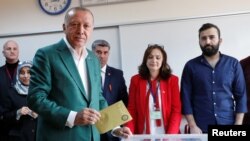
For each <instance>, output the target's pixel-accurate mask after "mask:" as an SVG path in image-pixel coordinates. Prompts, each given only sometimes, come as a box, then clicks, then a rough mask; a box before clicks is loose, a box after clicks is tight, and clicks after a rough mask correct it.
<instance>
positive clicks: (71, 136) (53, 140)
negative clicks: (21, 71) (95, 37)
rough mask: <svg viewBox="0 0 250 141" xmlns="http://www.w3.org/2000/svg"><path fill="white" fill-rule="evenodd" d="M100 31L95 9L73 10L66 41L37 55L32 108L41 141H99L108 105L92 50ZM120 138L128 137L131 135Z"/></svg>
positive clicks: (68, 17) (66, 24)
mask: <svg viewBox="0 0 250 141" xmlns="http://www.w3.org/2000/svg"><path fill="white" fill-rule="evenodd" d="M93 27H94V17H93V14H92V12H91V11H90V10H89V9H86V8H81V7H74V8H71V9H70V10H68V11H67V13H66V15H65V20H64V24H63V30H64V33H65V35H66V36H65V37H64V38H63V39H62V40H60V41H59V42H58V43H55V44H53V45H49V46H47V47H44V48H41V49H39V50H38V51H37V52H36V55H35V57H34V60H33V63H34V64H33V67H32V68H31V82H30V87H29V94H28V98H27V99H28V106H29V107H30V108H31V109H32V110H34V111H35V112H37V113H38V114H39V118H38V125H37V126H38V127H37V141H57V140H58V141H99V140H100V134H99V132H98V130H97V129H96V127H95V126H94V125H93V124H95V123H96V122H97V121H98V120H99V119H100V116H101V115H100V113H99V110H101V109H103V108H105V107H106V106H107V102H106V100H105V99H104V97H103V96H102V90H101V77H100V76H101V74H100V70H101V69H100V64H99V61H98V59H97V58H96V56H95V55H94V54H93V53H92V52H91V51H90V50H88V49H87V48H86V43H87V41H88V40H89V39H90V37H91V34H92V32H93ZM119 131H124V132H119V133H118V134H116V135H119V136H123V137H128V135H129V134H130V133H129V131H127V130H126V129H125V130H119Z"/></svg>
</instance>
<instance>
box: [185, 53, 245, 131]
mask: <svg viewBox="0 0 250 141" xmlns="http://www.w3.org/2000/svg"><path fill="white" fill-rule="evenodd" d="M181 97H182V106H183V107H182V110H183V114H184V115H187V114H193V116H194V119H195V122H196V124H197V126H198V127H199V128H201V130H202V131H203V132H208V125H216V124H219V125H233V124H234V121H235V115H236V113H245V112H247V105H246V100H247V98H246V86H245V80H244V75H243V71H242V68H241V65H240V63H239V61H238V60H237V59H235V58H233V57H230V56H227V55H223V54H220V60H219V61H218V63H217V64H216V66H215V68H212V67H211V66H210V65H209V63H208V62H207V60H206V59H205V58H204V56H202V55H201V56H198V57H196V58H194V59H192V60H190V61H188V62H187V63H186V65H185V67H184V70H183V73H182V79H181Z"/></svg>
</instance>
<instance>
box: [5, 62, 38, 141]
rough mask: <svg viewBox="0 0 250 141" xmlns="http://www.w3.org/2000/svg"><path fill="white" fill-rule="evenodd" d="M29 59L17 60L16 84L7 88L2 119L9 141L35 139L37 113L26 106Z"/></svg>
mask: <svg viewBox="0 0 250 141" xmlns="http://www.w3.org/2000/svg"><path fill="white" fill-rule="evenodd" d="M31 66H32V62H31V61H24V62H19V64H18V68H17V72H16V73H17V75H16V77H17V79H16V80H17V81H16V84H15V85H14V86H13V87H11V88H10V89H8V90H9V91H10V95H8V104H6V106H5V107H4V108H5V109H6V111H7V112H5V113H4V120H5V122H6V123H8V125H9V127H10V131H9V141H35V134H36V133H35V132H36V118H37V116H38V115H37V114H36V113H35V112H34V111H32V110H30V109H29V107H27V100H26V97H27V94H28V88H29V82H30V68H31Z"/></svg>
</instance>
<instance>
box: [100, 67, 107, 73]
mask: <svg viewBox="0 0 250 141" xmlns="http://www.w3.org/2000/svg"><path fill="white" fill-rule="evenodd" d="M106 68H107V65H104V66H103V67H102V69H101V71H102V72H103V73H106Z"/></svg>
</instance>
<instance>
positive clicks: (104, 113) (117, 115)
mask: <svg viewBox="0 0 250 141" xmlns="http://www.w3.org/2000/svg"><path fill="white" fill-rule="evenodd" d="M100 113H101V118H100V120H99V121H98V122H96V124H95V125H96V128H97V129H98V131H99V132H100V133H101V134H103V133H106V132H108V131H109V130H111V129H114V128H115V127H117V126H119V125H122V124H124V123H126V122H128V121H130V120H132V117H131V115H130V114H129V112H128V110H127V108H126V107H125V105H124V104H123V102H122V101H121V100H120V101H119V102H116V103H114V104H112V105H110V106H109V107H107V108H105V109H103V110H101V111H100Z"/></svg>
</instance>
